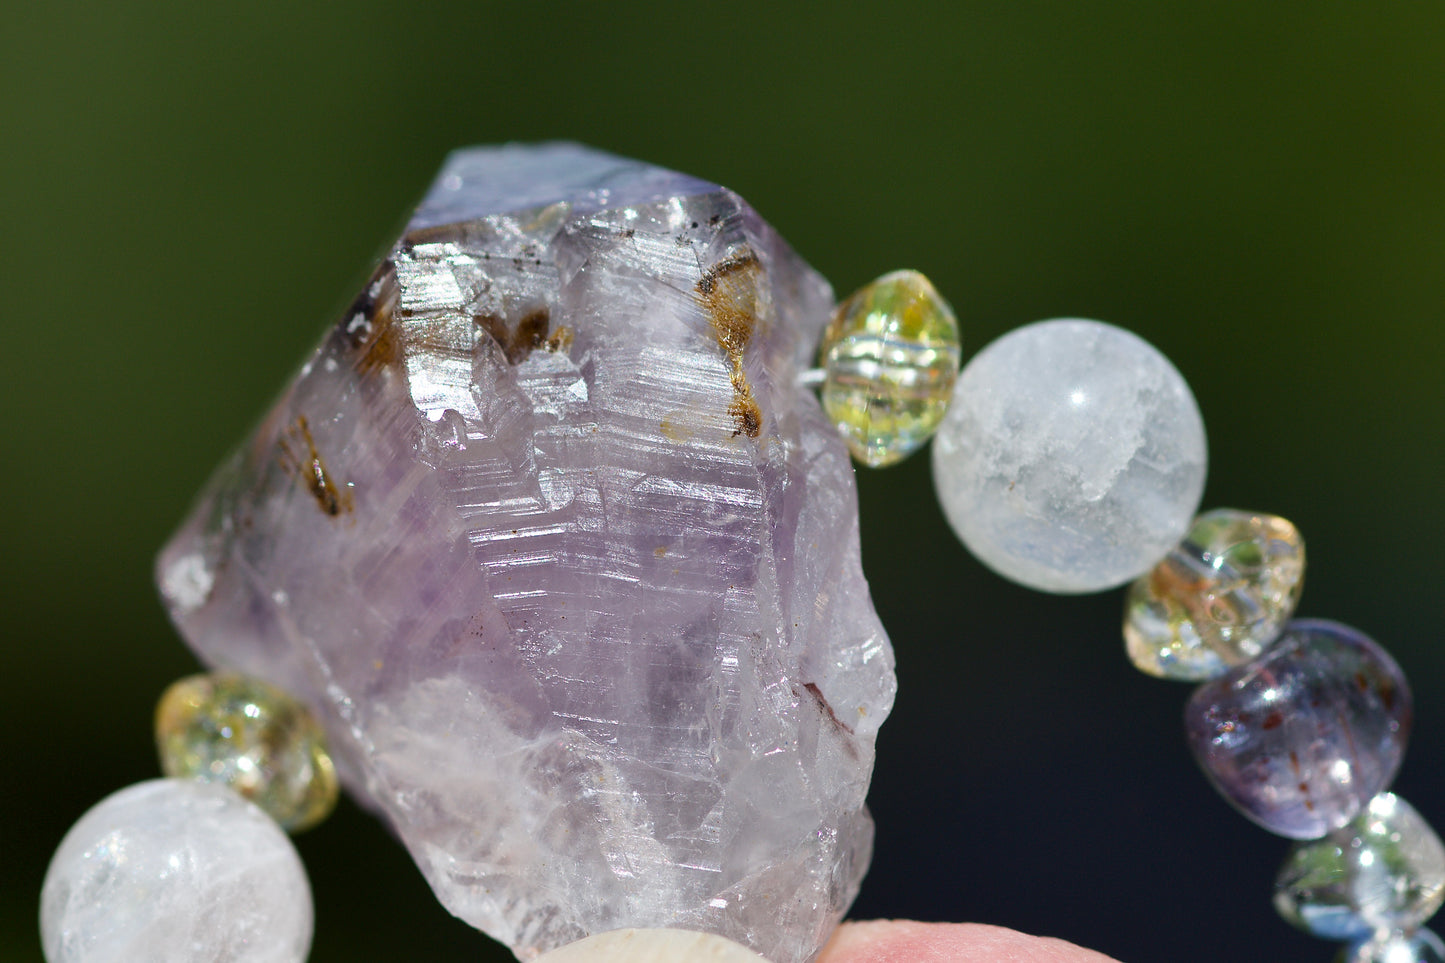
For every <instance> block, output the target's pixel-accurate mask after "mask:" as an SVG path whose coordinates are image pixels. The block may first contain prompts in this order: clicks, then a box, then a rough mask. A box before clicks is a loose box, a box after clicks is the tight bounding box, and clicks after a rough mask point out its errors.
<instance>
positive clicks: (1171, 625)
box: [1124, 508, 1305, 682]
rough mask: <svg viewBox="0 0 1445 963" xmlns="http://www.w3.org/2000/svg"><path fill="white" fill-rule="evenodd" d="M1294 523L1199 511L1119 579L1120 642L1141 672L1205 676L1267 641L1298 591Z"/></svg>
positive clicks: (1301, 557) (1300, 552)
mask: <svg viewBox="0 0 1445 963" xmlns="http://www.w3.org/2000/svg"><path fill="white" fill-rule="evenodd" d="M1304 568H1305V546H1304V540H1303V539H1302V538H1300V534H1299V530H1298V529H1296V528H1295V527H1294V526H1293V525H1291V524H1290V523H1289V522H1288V521H1286V520H1285V519H1283V518H1280V517H1278V516H1276V515H1260V514H1256V513H1254V512H1241V511H1237V510H1235V509H1232V508H1220V509H1215V510H1214V511H1211V512H1205V513H1204V514H1203V515H1200V516H1199V517H1198V518H1196V519H1195V520H1194V526H1193V527H1192V528H1190V530H1189V534H1188V535H1186V536H1185V537H1184V541H1182V542H1181V543H1180V544H1179V545H1177V546H1175V547H1174V549H1173V550H1172V551H1170V552H1169V554H1168V555H1166V556H1164V560H1163V561H1161V562H1160V563H1159V564H1158V565H1155V566H1154V568H1153V569H1152V570H1151V571H1150V572H1149V574H1148V575H1145V576H1143V577H1142V578H1140V579H1137V580H1136V581H1135V582H1134V584H1132V585H1130V586H1129V594H1128V596H1127V598H1126V600H1125V603H1124V642H1125V647H1126V649H1127V650H1128V652H1129V659H1130V660H1131V661H1132V662H1133V663H1134V665H1135V667H1137V668H1138V669H1139V670H1140V671H1142V672H1147V673H1149V674H1150V675H1157V676H1160V677H1162V678H1167V679H1184V680H1190V681H1196V682H1197V681H1200V680H1203V679H1212V678H1214V677H1216V676H1218V675H1220V674H1222V673H1223V672H1225V671H1226V670H1227V669H1228V668H1229V667H1230V666H1232V665H1239V664H1240V663H1242V662H1248V661H1249V660H1250V659H1253V658H1254V657H1255V656H1257V655H1259V654H1260V653H1261V652H1263V651H1264V649H1265V647H1266V646H1267V645H1269V643H1271V642H1273V641H1274V639H1275V636H1277V635H1278V634H1279V630H1280V629H1281V628H1282V627H1283V626H1284V624H1285V622H1287V621H1288V620H1289V617H1290V616H1291V615H1293V614H1294V609H1295V605H1296V604H1298V602H1299V596H1300V591H1301V590H1302V589H1303V588H1304Z"/></svg>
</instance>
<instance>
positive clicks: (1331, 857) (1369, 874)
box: [1274, 792, 1445, 940]
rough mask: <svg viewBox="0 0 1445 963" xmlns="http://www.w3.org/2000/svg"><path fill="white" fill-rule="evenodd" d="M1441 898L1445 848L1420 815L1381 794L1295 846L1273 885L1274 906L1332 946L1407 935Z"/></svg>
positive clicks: (1444, 888)
mask: <svg viewBox="0 0 1445 963" xmlns="http://www.w3.org/2000/svg"><path fill="white" fill-rule="evenodd" d="M1442 900H1445V846H1442V845H1441V842H1440V837H1439V836H1437V835H1436V834H1435V830H1434V829H1432V828H1431V827H1430V824H1429V823H1428V822H1426V821H1425V819H1424V818H1423V817H1421V815H1420V814H1419V813H1417V812H1416V811H1415V809H1414V808H1413V807H1412V806H1411V805H1410V804H1409V803H1407V802H1405V800H1403V799H1401V798H1400V797H1399V796H1396V795H1395V794H1394V793H1389V792H1382V793H1380V794H1379V795H1378V796H1376V797H1375V798H1374V799H1372V800H1370V804H1369V806H1367V807H1366V808H1365V811H1364V812H1362V813H1360V815H1358V816H1356V817H1355V818H1354V819H1353V820H1351V821H1350V823H1349V825H1347V826H1344V827H1342V828H1340V829H1337V830H1335V831H1334V832H1332V833H1330V834H1329V835H1328V836H1326V837H1324V838H1323V839H1317V840H1311V841H1309V842H1298V843H1295V844H1294V846H1293V847H1291V849H1290V851H1289V855H1288V856H1286V857H1285V861H1284V865H1283V866H1282V867H1281V868H1280V871H1279V876H1278V878H1277V879H1276V881H1275V890H1274V905H1275V908H1276V909H1278V910H1279V914H1280V915H1281V916H1283V917H1284V918H1285V919H1286V920H1288V921H1289V922H1290V923H1292V924H1293V925H1295V926H1297V927H1299V928H1300V929H1302V930H1304V931H1305V932H1307V933H1312V934H1314V935H1315V936H1322V937H1324V938H1326V939H1331V940H1361V939H1365V938H1367V937H1370V936H1373V935H1375V934H1378V933H1390V932H1395V931H1404V932H1410V931H1413V930H1415V929H1416V928H1418V927H1419V926H1420V925H1421V924H1423V923H1424V922H1425V921H1426V920H1428V919H1429V918H1430V917H1431V916H1433V915H1435V911H1436V910H1437V909H1439V908H1440V903H1441V901H1442Z"/></svg>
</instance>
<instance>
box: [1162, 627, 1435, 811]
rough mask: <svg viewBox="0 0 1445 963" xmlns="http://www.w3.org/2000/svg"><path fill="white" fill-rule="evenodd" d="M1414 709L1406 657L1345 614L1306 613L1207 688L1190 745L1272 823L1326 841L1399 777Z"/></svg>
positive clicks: (1213, 775)
mask: <svg viewBox="0 0 1445 963" xmlns="http://www.w3.org/2000/svg"><path fill="white" fill-rule="evenodd" d="M1412 718H1413V711H1412V704H1411V699H1410V688H1409V685H1408V684H1407V683H1406V681H1405V677H1404V675H1403V673H1401V672H1400V668H1399V666H1397V665H1396V664H1395V660H1394V659H1392V658H1390V656H1389V654H1388V653H1387V652H1385V650H1384V649H1382V648H1380V647H1379V646H1378V645H1376V644H1375V643H1374V642H1373V641H1371V640H1370V639H1369V638H1368V637H1367V636H1365V635H1364V634H1363V633H1361V632H1358V631H1356V630H1354V629H1352V628H1350V627H1348V626H1345V625H1341V624H1339V623H1338V622H1327V621H1324V620H1298V621H1295V622H1291V623H1289V624H1288V625H1287V626H1285V630H1284V633H1283V634H1282V635H1281V636H1280V638H1279V640H1278V641H1277V642H1276V643H1275V644H1274V645H1273V646H1272V647H1271V648H1270V649H1269V650H1268V651H1267V652H1265V654H1264V655H1262V656H1260V657H1259V658H1258V659H1255V660H1254V661H1252V662H1249V663H1247V664H1245V665H1241V666H1236V667H1235V668H1233V669H1231V670H1230V671H1229V672H1227V673H1225V674H1224V675H1222V676H1220V677H1219V678H1218V679H1215V680H1214V681H1212V682H1206V683H1205V684H1203V685H1201V686H1200V687H1199V688H1198V689H1197V690H1195V692H1194V695H1193V696H1192V697H1191V698H1190V700H1189V704H1188V706H1187V707H1186V708H1185V716H1184V722H1185V731H1186V734H1187V736H1188V739H1189V746H1190V748H1191V749H1192V750H1193V751H1194V755H1195V758H1197V759H1198V760H1199V764H1200V766H1201V767H1202V768H1203V769H1204V772H1205V775H1207V776H1208V777H1209V781H1210V782H1212V783H1213V784H1214V786H1215V788H1217V789H1218V790H1219V791H1220V793H1221V794H1223V796H1224V798H1225V799H1227V800H1229V801H1230V802H1231V803H1233V804H1234V805H1235V807H1236V808H1238V809H1239V811H1240V812H1242V813H1243V814H1244V815H1245V816H1248V817H1249V818H1250V819H1252V820H1254V821H1255V822H1257V823H1259V824H1260V825H1261V826H1263V827H1264V828H1265V829H1268V830H1270V831H1271V832H1274V833H1278V834H1279V835H1281V836H1288V837H1290V838H1293V839H1317V838H1318V837H1320V836H1323V835H1324V834H1325V833H1327V832H1329V831H1330V830H1332V829H1338V828H1339V827H1341V826H1343V825H1345V824H1346V823H1348V822H1349V821H1350V820H1351V819H1353V818H1354V817H1355V815H1356V814H1357V813H1359V812H1360V811H1361V810H1362V809H1363V808H1364V807H1365V805H1366V804H1367V803H1368V802H1369V801H1370V800H1371V799H1372V798H1373V797H1374V796H1375V794H1376V793H1378V792H1380V791H1381V790H1383V789H1384V788H1385V787H1386V786H1388V785H1389V784H1390V780H1392V779H1393V778H1394V776H1395V771H1396V770H1397V769H1398V768H1399V766H1400V759H1401V757H1402V756H1403V755H1404V752H1405V741H1406V738H1407V736H1408V734H1409V730H1410V724H1411V721H1412Z"/></svg>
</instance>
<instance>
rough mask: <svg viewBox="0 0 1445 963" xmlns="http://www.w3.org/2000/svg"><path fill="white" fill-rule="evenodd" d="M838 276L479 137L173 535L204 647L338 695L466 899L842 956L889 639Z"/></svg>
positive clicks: (382, 795)
mask: <svg viewBox="0 0 1445 963" xmlns="http://www.w3.org/2000/svg"><path fill="white" fill-rule="evenodd" d="M832 306H833V299H832V293H831V291H830V289H829V288H828V285H827V283H826V282H825V281H824V280H823V279H822V278H821V277H819V276H818V275H817V274H816V273H815V272H814V271H812V270H811V269H810V268H809V267H808V266H807V265H806V264H804V263H803V262H802V261H801V260H800V259H799V258H798V257H797V256H796V255H795V254H794V253H793V252H792V250H791V249H790V248H788V246H787V245H786V243H785V242H784V241H783V240H782V239H781V238H780V237H779V236H778V235H777V234H776V233H775V232H774V231H773V230H772V229H771V228H770V227H769V226H768V225H767V224H766V223H764V222H763V221H762V219H761V218H759V217H758V216H757V214H756V213H754V212H753V210H752V209H751V208H749V207H748V206H747V204H746V203H745V202H743V201H742V200H741V199H740V198H739V197H737V196H736V195H735V194H732V193H731V192H729V191H727V190H724V189H722V188H719V187H716V186H714V185H711V184H708V183H705V182H702V181H698V180H695V179H693V178H690V177H686V176H684V175H680V174H675V173H672V172H670V171H665V170H661V169H659V168H655V167H651V166H648V165H645V164H641V163H638V162H635V161H628V160H625V159H622V158H618V157H614V156H611V155H608V154H603V153H600V152H597V151H593V150H590V149H587V148H583V147H579V146H576V145H571V144H548V145H541V146H519V145H510V146H505V147H498V148H478V149H471V150H464V151H459V152H457V153H455V154H453V155H452V156H451V157H450V158H449V159H448V161H447V163H446V165H445V167H444V168H443V169H442V171H441V173H440V174H439V176H438V177H437V180H436V181H435V183H434V185H433V187H432V188H431V190H430V192H429V193H428V194H427V196H426V198H425V200H424V201H423V202H422V204H421V206H420V208H419V209H418V211H417V213H416V215H415V217H414V218H413V219H412V221H411V223H410V224H409V225H408V227H407V230H406V233H405V234H404V235H403V237H402V239H401V240H400V241H399V242H398V243H397V244H396V245H395V247H393V248H392V250H391V251H390V253H389V254H388V255H387V257H386V259H385V260H384V262H383V263H382V265H381V266H380V268H379V269H378V270H377V272H376V274H375V276H374V278H373V280H372V282H371V283H370V284H369V285H368V287H367V289H366V290H365V291H364V292H363V293H362V295H361V297H359V298H358V299H357V301H356V304H355V305H354V307H353V309H352V310H350V311H349V312H348V313H347V314H346V316H345V317H343V318H342V319H341V321H340V322H339V323H338V324H337V325H336V326H335V327H334V328H333V329H332V330H331V331H330V332H329V333H328V335H327V336H326V338H325V339H324V341H323V343H322V344H321V346H320V348H319V349H318V350H317V352H316V354H315V355H314V356H313V357H312V358H311V359H310V360H309V361H308V362H307V363H306V364H305V365H304V366H303V368H302V369H301V371H300V373H299V375H298V376H297V378H296V379H295V381H294V382H293V383H292V384H291V386H290V387H289V388H288V389H287V390H286V392H285V393H284V395H283V396H282V398H281V399H280V401H279V402H278V403H277V405H276V406H275V408H274V409H273V411H272V412H271V413H270V415H269V416H268V417H267V418H266V419H265V421H264V422H263V423H262V425H261V426H260V428H258V429H257V431H256V433H255V435H254V436H253V437H252V438H251V439H250V440H249V441H248V442H247V443H246V444H245V445H244V446H243V447H242V448H241V450H240V451H239V452H237V454H236V455H235V456H234V457H233V458H232V459H231V460H230V461H229V462H228V463H226V464H225V465H223V466H222V467H221V468H220V470H219V471H218V472H217V474H216V475H215V476H214V478H213V479H212V481H211V482H210V483H209V485H208V487H207V489H206V490H205V491H204V492H203V493H202V496H201V499H200V501H199V503H198V505H197V506H196V508H195V510H194V512H193V513H192V515H191V516H190V518H189V519H188V520H187V521H186V523H185V524H184V526H183V527H182V528H181V530H180V531H179V532H178V533H177V535H176V536H175V537H174V538H173V539H172V541H171V542H170V543H169V544H168V545H167V546H166V548H165V550H164V552H163V553H162V556H161V559H160V562H159V566H158V576H159V581H160V585H161V591H162V595H163V597H164V599H165V601H166V603H167V606H168V608H169V610H170V612H171V615H172V617H173V619H174V620H175V622H176V624H177V625H178V626H179V627H180V630H181V632H182V634H183V635H184V636H185V637H186V639H187V641H188V642H189V643H190V645H191V646H192V647H193V648H194V649H195V650H196V651H197V652H198V653H199V654H200V655H201V657H202V658H203V659H204V660H205V661H206V662H208V663H210V664H212V665H216V666H221V667H226V668H231V669H235V670H238V671H242V672H246V673H249V674H252V675H256V676H259V677H262V678H264V679H267V680H268V681H270V682H272V683H274V684H276V685H278V686H280V687H282V688H284V689H286V690H287V691H289V692H291V693H294V694H296V695H297V696H299V697H301V698H303V699H304V700H305V701H306V702H308V703H309V704H310V705H311V706H312V707H313V708H314V709H316V711H317V712H318V714H319V715H320V717H321V718H322V720H323V722H324V724H325V726H326V728H327V730H328V735H329V738H330V741H331V746H332V750H333V756H334V758H335V761H336V764H337V767H338V771H339V773H340V775H341V777H342V780H343V782H344V783H345V784H346V786H347V787H348V788H349V789H350V791H351V792H352V793H353V794H355V795H356V796H357V797H358V798H359V799H361V800H362V801H363V802H364V803H365V804H367V805H369V806H371V807H372V808H374V809H375V810H377V811H379V812H380V813H381V814H382V815H383V816H384V817H385V818H386V819H387V820H388V821H389V822H390V823H391V824H392V825H393V826H394V827H395V829H396V831H397V833H398V835H399V836H400V837H401V839H402V840H403V842H404V843H405V844H406V846H407V847H408V849H409V850H410V851H411V853H412V855H413V857H414V858H415V859H416V861H417V863H418V865H419V866H420V867H421V869H422V872H423V873H424V874H425V875H426V877H427V879H428V880H429V881H430V883H431V885H432V887H433V888H434V889H435V891H436V893H437V895H438V897H439V898H440V899H441V901H442V903H443V904H445V905H446V907H447V908H448V909H449V910H451V911H452V912H453V913H455V914H456V915H457V916H459V917H461V918H462V919H464V920H466V921H467V922H468V923H470V924H472V925H473V926H476V927H478V928H479V929H482V930H484V931H485V932H487V933H489V934H490V935H492V936H494V937H496V938H497V939H499V940H501V941H502V942H504V943H506V944H508V945H509V946H511V947H512V949H513V950H514V952H516V953H517V954H518V956H520V957H522V958H530V957H534V956H536V955H538V954H540V953H542V952H545V951H546V950H548V949H551V948H553V947H556V946H559V945H562V944H565V943H568V942H571V941H573V940H577V939H580V938H582V937H585V936H587V935H588V934H592V933H598V932H603V931H606V930H613V929H618V928H623V927H679V928H684V929H694V930H701V931H706V932H711V933H716V934H718V935H721V936H724V937H727V938H729V939H732V940H735V941H737V942H739V943H742V944H744V945H746V946H748V947H750V948H751V949H753V950H755V951H756V952H758V953H760V954H761V955H763V956H764V957H766V958H767V959H768V960H770V961H772V963H804V961H806V960H809V959H811V958H812V957H813V956H814V955H815V954H816V952H817V951H818V948H819V947H820V946H821V945H822V943H823V941H824V940H825V939H826V937H827V935H828V933H829V932H830V930H831V929H832V927H833V925H834V924H835V923H836V921H837V920H838V919H839V918H840V917H841V916H842V914H843V912H844V911H845V910H846V908H847V906H848V904H849V903H850V902H851V900H852V899H853V897H854V895H855V893H856V892H857V887H858V884H859V880H860V879H861V877H862V875H863V872H864V870H865V868H866V866H867V863H868V860H869V855H870V848H871V843H872V823H871V820H870V819H869V817H868V814H867V811H866V809H865V808H864V805H863V801H864V795H865V794H866V791H867V787H868V780H869V776H870V775H871V772H872V765H873V744H874V736H875V733H876V731H877V728H878V726H879V724H880V723H882V721H883V719H884V718H885V717H886V716H887V714H888V711H889V709H890V707H891V705H892V701H893V694H894V689H895V682H894V676H893V655H892V650H891V648H890V646H889V644H888V639H887V636H886V635H885V633H884V631H883V628H882V626H881V625H880V623H879V621H878V618H877V616H876V614H875V613H874V611H873V607H872V603H871V601H870V600H869V597H868V592H867V585H866V583H865V582H864V580H863V575H862V570H861V566H860V563H859V553H858V529H857V525H858V513H857V502H856V493H855V490H854V485H853V476H852V469H851V466H850V464H849V461H848V454H847V452H846V450H845V449H844V446H843V443H842V441H841V440H840V439H839V438H838V435H837V433H836V432H835V431H834V430H833V428H832V426H831V425H830V424H829V423H828V420H827V419H826V418H825V417H824V415H823V413H822V411H821V410H820V409H819V407H818V404H817V401H816V399H814V398H813V397H812V396H811V395H810V394H809V393H808V392H807V391H806V390H805V389H804V388H802V387H800V386H799V385H798V383H797V373H798V371H799V370H801V369H802V368H803V367H806V366H807V364H808V362H809V360H810V359H811V356H812V353H813V350H814V346H815V345H816V343H817V339H818V334H819V331H820V329H821V328H822V326H823V325H824V324H825V323H826V322H827V319H828V317H829V314H830V312H831V309H832Z"/></svg>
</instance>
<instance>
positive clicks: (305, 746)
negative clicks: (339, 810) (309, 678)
mask: <svg viewBox="0 0 1445 963" xmlns="http://www.w3.org/2000/svg"><path fill="white" fill-rule="evenodd" d="M156 747H157V749H158V750H159V751H160V757H161V769H163V770H164V771H165V774H166V775H167V776H171V777H177V778H183V779H184V778H190V779H199V780H201V781H203V782H210V783H218V784H222V785H226V786H229V787H230V788H232V789H234V790H235V791H236V792H238V793H240V794H241V795H242V796H245V797H246V798H247V799H249V800H251V801H252V802H253V803H255V804H256V805H258V806H260V807H261V808H262V809H263V810H265V811H266V813H267V814H268V815H269V816H270V817H271V818H272V819H274V820H276V822H277V823H279V824H280V825H281V826H282V827H284V828H285V829H287V830H289V831H291V832H300V831H302V830H304V829H309V828H311V827H312V826H315V825H316V824H317V823H319V822H321V820H323V819H325V818H326V817H327V816H328V815H330V813H331V810H332V809H333V808H334V807H335V806H336V797H337V782H336V770H335V768H334V767H333V766H332V763H331V757H330V755H328V754H327V751H326V735H325V732H324V731H323V730H322V728H321V724H320V723H319V722H317V721H316V717H315V716H313V715H312V714H311V711H310V710H309V709H307V708H306V707H305V706H304V705H302V704H301V703H300V702H298V701H296V700H295V699H293V698H291V697H290V696H289V695H287V694H286V693H284V692H282V691H281V690H280V689H277V688H276V687H275V686H272V685H270V684H268V683H265V682H262V681H260V680H259V679H254V678H250V677H247V676H243V675H238V674H236V673H232V672H215V673H208V674H202V675H193V676H188V677H186V678H184V679H180V680H179V681H177V682H175V683H173V684H172V685H171V686H170V688H168V689H167V690H166V691H165V693H164V694H163V695H162V696H161V699H160V702H159V703H158V704H157V706H156Z"/></svg>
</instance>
